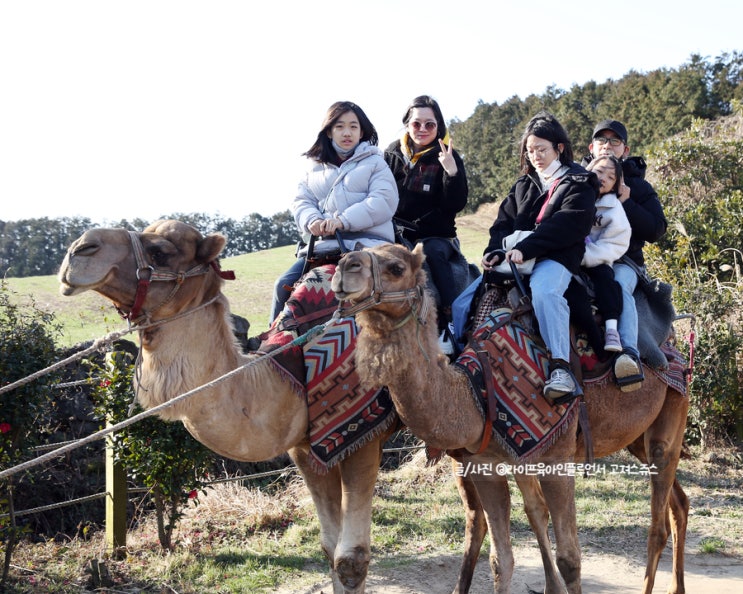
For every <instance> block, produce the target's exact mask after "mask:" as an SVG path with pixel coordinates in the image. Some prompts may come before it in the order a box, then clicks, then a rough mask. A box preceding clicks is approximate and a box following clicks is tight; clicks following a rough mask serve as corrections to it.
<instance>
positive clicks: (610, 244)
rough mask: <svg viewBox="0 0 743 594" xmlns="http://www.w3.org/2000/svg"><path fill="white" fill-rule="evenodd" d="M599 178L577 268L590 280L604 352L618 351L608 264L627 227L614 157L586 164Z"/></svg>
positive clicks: (617, 309) (619, 250) (618, 308)
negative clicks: (601, 321) (593, 213)
mask: <svg viewBox="0 0 743 594" xmlns="http://www.w3.org/2000/svg"><path fill="white" fill-rule="evenodd" d="M588 170H589V171H593V172H594V173H595V174H596V176H597V177H598V178H599V182H600V183H601V190H600V192H599V198H598V200H596V218H595V219H594V222H593V227H591V232H590V234H589V235H588V237H586V252H585V255H584V256H583V261H582V263H581V265H582V266H583V267H584V268H585V270H586V273H587V274H588V276H589V278H590V279H591V281H592V284H593V289H594V293H595V297H596V304H597V307H598V310H599V312H600V313H601V315H602V317H603V319H604V350H605V351H609V352H620V351H621V350H622V342H621V340H620V336H619V332H618V330H617V320H618V318H619V315H620V314H621V313H622V289H621V287H620V286H619V283H617V282H616V281H615V280H614V270H613V268H612V264H613V263H614V262H616V261H617V260H619V258H621V257H622V256H623V255H624V253H625V252H626V251H627V248H628V247H629V240H630V236H631V235H632V228H631V227H630V224H629V221H628V220H627V215H626V214H625V212H624V207H623V206H622V203H621V202H620V200H619V198H618V196H621V191H622V187H623V186H624V179H623V177H622V164H621V162H620V161H619V159H617V158H616V157H614V156H602V157H598V158H596V159H594V160H593V161H591V163H590V164H589V165H588Z"/></svg>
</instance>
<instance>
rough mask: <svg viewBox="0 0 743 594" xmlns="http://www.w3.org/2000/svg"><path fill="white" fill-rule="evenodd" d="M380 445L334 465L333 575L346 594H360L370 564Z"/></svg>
mask: <svg viewBox="0 0 743 594" xmlns="http://www.w3.org/2000/svg"><path fill="white" fill-rule="evenodd" d="M383 444H384V439H380V440H377V441H376V442H374V443H370V444H368V445H366V446H364V447H362V448H359V449H358V450H357V451H356V452H354V453H353V454H351V455H350V456H349V457H348V458H346V459H345V460H343V461H341V462H339V464H338V466H339V467H340V474H341V486H342V500H341V514H342V523H341V532H340V535H339V539H338V543H337V544H336V548H335V571H336V572H337V574H338V578H339V579H340V581H341V583H342V584H343V586H344V587H345V588H346V590H344V592H346V593H348V594H351V593H354V594H361V593H363V592H364V589H365V584H366V574H367V571H368V570H369V561H370V560H371V520H372V517H371V516H372V498H373V496H374V485H375V484H376V482H377V474H378V473H379V466H380V463H381V462H382V445H383Z"/></svg>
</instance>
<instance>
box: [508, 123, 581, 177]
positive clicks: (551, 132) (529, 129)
mask: <svg viewBox="0 0 743 594" xmlns="http://www.w3.org/2000/svg"><path fill="white" fill-rule="evenodd" d="M532 134H533V135H534V136H536V137H538V138H543V139H544V140H547V141H549V142H550V143H552V148H554V149H555V150H558V148H557V145H558V144H562V145H563V150H562V151H559V154H560V157H559V159H560V163H562V164H563V165H568V166H569V165H572V164H573V145H572V144H571V142H570V139H569V138H568V133H567V132H565V128H563V127H562V124H561V123H560V122H558V121H557V118H556V117H555V116H553V115H552V114H551V113H549V112H547V111H540V112H539V113H538V114H537V115H535V116H534V117H533V118H532V119H530V120H529V123H528V124H527V125H526V129H525V130H524V134H523V136H522V137H521V143H520V145H519V156H520V159H521V161H520V163H521V173H527V174H528V173H534V171H536V170H535V169H534V165H532V164H531V161H529V159H528V158H527V154H526V140H527V139H528V138H529V136H531V135H532Z"/></svg>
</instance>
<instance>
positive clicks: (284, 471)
mask: <svg viewBox="0 0 743 594" xmlns="http://www.w3.org/2000/svg"><path fill="white" fill-rule="evenodd" d="M76 441H77V440H72V441H70V442H60V443H54V444H47V445H41V446H36V447H35V448H33V450H36V451H43V450H45V449H55V448H57V447H59V446H61V445H64V444H66V443H75V442H76ZM423 447H424V445H423V444H419V445H413V446H404V447H397V448H384V449H383V450H382V453H383V454H394V453H401V452H412V451H416V450H420V449H422V448H423ZM296 472H299V469H298V468H297V467H296V466H295V465H294V464H290V465H289V466H285V467H284V468H279V469H277V470H267V471H264V472H256V473H254V474H244V475H239V476H231V477H224V478H219V479H214V480H212V481H208V482H206V483H204V486H207V487H208V486H211V485H218V484H222V483H232V482H238V481H255V480H259V479H263V478H268V477H271V476H281V475H283V474H293V473H296ZM149 491H151V489H150V488H149V487H131V488H128V489H127V492H128V493H129V494H136V493H148V492H149ZM109 495H110V493H109V492H108V491H105V492H103V493H96V494H94V495H86V496H85V497H78V498H76V499H69V500H67V501H62V502H60V503H50V504H49V505H42V506H39V507H34V508H30V509H25V510H20V511H14V512H13V515H14V516H15V517H21V516H28V515H32V514H39V513H44V512H48V511H52V510H55V509H60V508H63V507H68V506H71V505H79V504H83V503H89V502H91V501H96V500H98V499H103V498H105V497H107V496H109ZM9 517H10V514H0V520H2V519H5V518H9Z"/></svg>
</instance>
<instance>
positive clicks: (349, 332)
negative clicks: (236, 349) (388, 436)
mask: <svg viewBox="0 0 743 594" xmlns="http://www.w3.org/2000/svg"><path fill="white" fill-rule="evenodd" d="M334 272H335V265H334V264H329V265H324V266H319V267H317V268H313V269H312V270H311V271H310V272H308V273H307V274H306V275H305V276H304V277H303V279H302V281H301V282H300V283H299V284H298V285H297V288H296V289H295V290H294V291H293V292H292V295H291V297H290V298H289V300H288V301H287V306H286V307H285V308H284V311H283V312H282V314H281V315H280V316H279V317H278V318H277V319H276V321H275V322H274V324H273V325H272V326H271V328H270V329H269V331H268V332H267V333H265V334H264V335H263V336H261V339H262V342H261V349H260V350H261V351H264V352H269V351H271V350H274V349H276V348H278V347H280V346H284V345H286V344H289V343H291V342H292V341H295V340H297V339H299V338H300V337H302V336H308V337H309V338H308V340H307V341H306V342H302V341H301V340H298V341H297V342H298V343H300V344H298V345H297V346H296V347H295V348H291V349H288V350H285V351H283V352H282V353H280V354H278V355H277V357H276V360H275V362H276V363H277V364H278V365H280V366H281V367H282V368H283V369H284V370H285V371H286V375H287V376H290V377H291V378H293V381H294V382H295V384H297V385H301V387H302V392H303V393H304V394H305V395H306V398H307V409H308V414H309V440H310V463H311V464H312V467H313V469H314V470H315V471H316V472H318V473H320V474H324V473H326V472H327V471H328V469H329V468H331V467H332V466H334V465H335V464H337V463H338V462H339V461H341V460H343V459H344V458H345V457H346V456H348V455H349V454H351V453H353V452H354V451H356V450H357V449H358V448H360V447H362V446H363V445H365V444H366V443H368V442H369V441H371V440H372V439H374V438H375V437H377V436H378V435H379V434H381V433H382V432H384V431H385V430H387V429H388V428H389V427H390V426H391V425H392V424H393V423H394V422H396V421H397V414H396V413H395V409H394V405H393V404H392V399H391V398H390V395H389V392H388V391H387V390H386V389H373V390H368V391H365V390H362V389H361V386H360V385H359V377H358V374H357V373H356V367H355V364H354V350H355V348H356V336H357V334H358V329H357V327H356V323H355V322H354V320H353V319H352V318H343V319H340V320H334V321H333V322H332V323H330V324H329V325H328V326H326V327H325V329H324V331H323V332H321V333H319V334H317V335H312V334H311V333H310V334H307V333H308V332H310V331H311V329H312V328H314V327H315V326H317V325H320V324H324V323H326V322H327V321H328V320H330V318H331V317H332V315H333V313H334V312H335V310H336V309H337V308H338V301H337V300H336V298H335V295H334V294H333V291H332V289H331V288H330V281H331V279H332V278H333V274H334Z"/></svg>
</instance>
